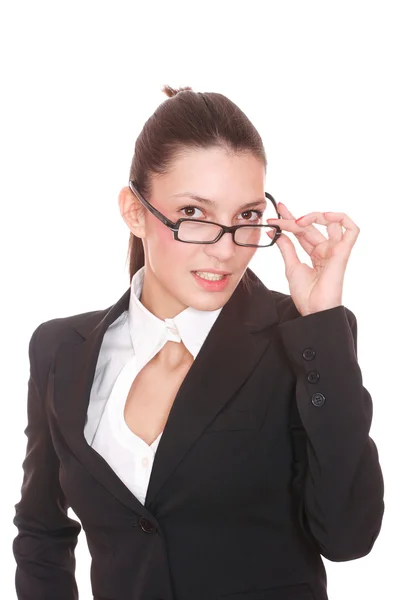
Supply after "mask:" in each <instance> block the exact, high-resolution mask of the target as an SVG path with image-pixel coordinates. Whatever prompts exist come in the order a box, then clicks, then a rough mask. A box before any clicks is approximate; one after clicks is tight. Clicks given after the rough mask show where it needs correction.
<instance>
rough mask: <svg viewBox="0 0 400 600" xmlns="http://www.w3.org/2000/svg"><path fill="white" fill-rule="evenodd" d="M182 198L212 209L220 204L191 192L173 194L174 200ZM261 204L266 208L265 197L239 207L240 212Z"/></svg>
mask: <svg viewBox="0 0 400 600" xmlns="http://www.w3.org/2000/svg"><path fill="white" fill-rule="evenodd" d="M181 197H185V198H191V199H192V200H195V201H196V202H201V203H203V204H206V205H207V206H210V207H212V208H218V203H217V202H215V200H210V199H209V198H203V197H202V196H198V195H197V194H192V193H191V192H182V193H181V194H173V195H172V198H181ZM261 204H263V205H264V206H266V204H267V201H266V198H265V197H264V198H258V199H257V200H254V201H253V202H246V204H242V205H241V206H239V210H242V209H246V208H251V207H253V206H259V205H261Z"/></svg>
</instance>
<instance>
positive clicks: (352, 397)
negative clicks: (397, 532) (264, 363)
mask: <svg viewBox="0 0 400 600" xmlns="http://www.w3.org/2000/svg"><path fill="white" fill-rule="evenodd" d="M278 328H279V330H280V334H281V339H282V341H283V344H284V347H285V350H286V353H287V356H288V358H289V360H290V362H291V365H292V367H293V370H294V372H295V374H296V403H297V409H298V413H299V415H300V419H301V422H302V425H303V427H304V431H305V436H304V437H305V440H306V451H305V456H306V457H307V466H306V469H305V476H304V480H303V486H302V493H301V501H300V504H301V506H300V516H301V519H300V520H301V527H302V529H303V531H304V533H305V534H306V535H307V537H308V538H309V539H311V540H312V541H313V542H314V543H315V544H316V545H317V548H318V550H319V552H320V554H322V555H323V556H325V557H326V558H327V559H329V560H331V561H335V562H339V561H347V560H353V559H357V558H360V557H362V556H365V555H367V554H369V552H370V551H371V549H372V547H373V545H374V543H375V540H376V538H377V537H378V534H379V532H380V529H381V525H382V519H383V514H384V509H385V504H384V482H383V476H382V470H381V467H380V464H379V456H378V451H377V447H376V445H375V443H374V441H373V440H372V439H371V437H370V436H369V430H370V426H371V422H372V412H373V407H372V399H371V395H370V393H369V392H368V390H367V389H366V388H365V387H364V386H363V381H362V374H361V370H360V367H359V364H358V359H357V320H356V317H355V315H354V314H353V313H352V312H351V311H350V310H349V309H347V308H346V307H345V306H343V305H341V306H337V307H334V308H331V309H328V310H323V311H320V312H316V313H313V314H310V315H306V316H300V317H298V318H294V319H291V320H288V321H285V322H283V323H280V325H279V326H278Z"/></svg>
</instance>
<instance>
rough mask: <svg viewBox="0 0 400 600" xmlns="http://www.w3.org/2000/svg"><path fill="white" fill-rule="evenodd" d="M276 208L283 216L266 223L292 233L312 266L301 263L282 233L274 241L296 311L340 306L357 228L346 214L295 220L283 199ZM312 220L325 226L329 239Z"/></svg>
mask: <svg viewBox="0 0 400 600" xmlns="http://www.w3.org/2000/svg"><path fill="white" fill-rule="evenodd" d="M278 210H279V214H280V215H282V219H267V222H268V223H270V224H271V225H279V227H280V228H281V229H282V230H286V231H290V232H291V233H293V234H294V235H295V236H296V237H297V239H298V240H299V242H300V245H301V246H302V248H304V250H305V251H306V252H307V254H309V256H310V258H311V262H312V265H313V266H312V268H311V267H309V266H308V265H306V264H304V263H302V262H300V259H299V257H298V256H297V253H296V249H295V246H294V244H293V242H292V241H291V240H290V239H289V237H288V236H287V235H285V234H284V233H282V234H281V236H280V237H279V239H278V240H277V242H276V244H277V245H278V247H279V250H280V251H281V254H282V257H283V260H284V263H285V275H286V277H287V280H288V282H289V290H290V295H291V297H292V300H293V302H294V303H295V305H296V308H297V310H298V311H299V312H300V314H301V315H302V316H306V315H309V314H311V313H315V312H318V311H321V310H327V309H329V308H334V307H335V306H340V305H341V304H342V293H343V280H344V273H345V269H346V265H347V261H348V260H349V256H350V252H351V250H352V248H353V246H354V244H355V242H356V240H357V237H358V234H359V233H360V228H359V227H357V225H356V224H355V223H354V222H353V221H352V220H351V219H350V217H349V216H348V215H346V214H345V213H338V212H335V213H332V212H327V213H321V212H312V213H309V214H308V215H305V216H304V217H300V218H299V219H296V220H295V218H294V216H293V215H292V213H291V212H290V210H289V209H288V208H286V206H285V205H284V204H282V202H279V203H278ZM313 223H318V224H319V225H326V226H327V232H328V238H326V237H325V236H324V235H323V234H322V233H321V232H320V231H319V230H318V229H317V228H316V227H314V225H313ZM342 226H343V227H344V229H345V232H344V233H343V231H342Z"/></svg>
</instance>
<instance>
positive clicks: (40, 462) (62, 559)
mask: <svg viewBox="0 0 400 600" xmlns="http://www.w3.org/2000/svg"><path fill="white" fill-rule="evenodd" d="M42 326H43V323H42V324H41V325H39V327H38V328H37V329H36V330H35V331H34V333H33V335H32V337H31V340H30V342H29V362H30V377H29V381H28V425H27V427H26V429H25V435H26V436H27V438H28V439H27V448H26V456H25V460H24V462H23V470H24V476H23V483H22V488H21V500H20V502H19V503H18V504H16V505H15V509H16V514H15V517H14V521H13V522H14V524H15V525H16V527H17V528H18V535H17V536H16V538H15V539H14V542H13V552H14V556H15V560H16V563H17V568H16V574H15V586H16V591H17V598H18V600H34V599H35V600H36V599H39V598H40V600H77V598H78V590H77V585H76V581H75V554H74V550H75V546H76V544H77V541H78V534H79V532H80V531H81V525H80V524H79V523H78V522H77V521H75V520H73V519H71V518H69V517H68V515H67V511H68V504H67V502H66V499H65V496H64V493H63V491H62V489H61V487H60V483H59V468H60V463H59V460H58V457H57V455H56V453H55V451H54V447H53V444H52V440H51V436H50V430H49V426H48V421H47V415H46V412H45V408H44V386H42V388H41V387H40V382H39V380H38V373H37V370H36V363H35V358H36V347H35V344H36V340H37V337H38V333H39V331H40V329H41V327H42Z"/></svg>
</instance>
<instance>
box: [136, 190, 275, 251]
mask: <svg viewBox="0 0 400 600" xmlns="http://www.w3.org/2000/svg"><path fill="white" fill-rule="evenodd" d="M129 188H130V190H131V191H132V192H133V193H134V194H135V195H136V196H137V197H138V199H139V200H140V202H141V203H142V204H143V206H144V207H145V208H147V210H148V211H150V212H151V214H152V215H154V216H155V217H157V219H159V220H160V221H161V222H162V223H163V224H164V225H165V226H166V227H168V229H170V230H171V231H172V232H173V234H174V240H176V241H178V242H182V243H183V244H215V243H216V242H218V240H220V239H221V238H222V236H223V235H224V234H225V233H232V239H233V241H234V243H235V244H236V245H237V246H242V247H243V246H245V247H248V248H270V247H271V246H273V245H274V244H275V242H276V241H277V240H278V239H279V237H280V235H281V233H282V229H281V228H280V227H279V225H268V227H273V228H274V229H276V234H275V237H274V239H273V240H272V241H271V243H270V244H269V245H268V246H258V245H256V244H238V243H237V242H236V240H235V235H234V233H235V231H236V230H237V229H241V228H242V227H254V225H232V226H231V227H228V226H227V225H221V223H216V222H215V221H204V220H202V219H189V218H186V217H183V218H181V219H178V220H177V221H176V222H175V223H174V222H173V221H171V220H170V219H168V218H167V217H166V216H165V215H163V214H162V213H160V211H159V210H157V209H156V208H155V207H154V206H153V205H152V204H150V202H149V201H148V200H146V198H144V197H143V196H142V195H141V193H140V192H139V191H138V190H137V188H136V186H135V182H134V181H133V179H130V180H129ZM264 194H265V197H266V198H267V199H268V200H271V202H272V204H273V205H274V208H275V210H276V214H277V215H278V219H282V216H281V215H280V214H279V212H278V208H277V205H276V201H275V198H274V197H273V196H271V194H268V192H264ZM248 210H251V209H248ZM184 221H190V222H193V221H194V222H195V223H196V222H197V223H210V224H211V225H218V227H221V232H220V234H219V235H218V237H217V238H216V239H215V240H213V241H212V242H188V241H186V240H180V239H179V238H178V233H179V227H180V225H181V223H183V222H184ZM256 227H257V225H256ZM260 227H265V225H261V226H260Z"/></svg>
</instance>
